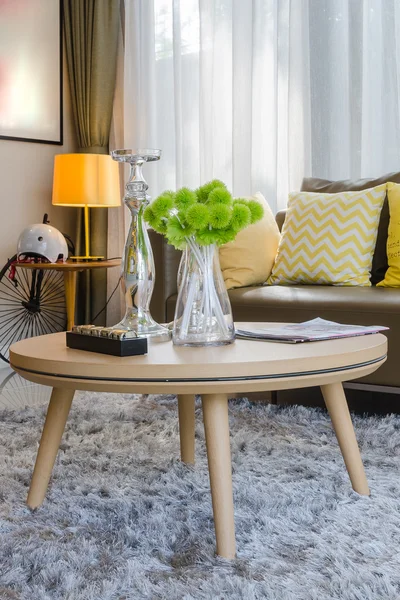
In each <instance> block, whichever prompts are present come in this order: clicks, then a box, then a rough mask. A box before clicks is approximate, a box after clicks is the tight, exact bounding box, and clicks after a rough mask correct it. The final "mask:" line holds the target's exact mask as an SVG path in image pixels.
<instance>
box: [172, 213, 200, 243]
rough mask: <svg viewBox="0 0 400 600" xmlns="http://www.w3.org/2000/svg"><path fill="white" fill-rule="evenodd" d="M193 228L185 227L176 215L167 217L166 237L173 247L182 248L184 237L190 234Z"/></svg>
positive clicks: (184, 241)
mask: <svg viewBox="0 0 400 600" xmlns="http://www.w3.org/2000/svg"><path fill="white" fill-rule="evenodd" d="M192 233H193V230H192V229H191V228H190V227H185V226H184V225H183V224H182V223H181V221H180V220H179V218H178V216H177V215H174V216H172V217H170V218H169V219H168V223H167V233H166V237H167V239H168V242H169V243H170V244H172V246H175V248H179V249H182V248H183V247H184V246H185V244H186V239H185V238H186V237H188V236H189V235H192Z"/></svg>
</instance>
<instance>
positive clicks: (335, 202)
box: [267, 184, 386, 286]
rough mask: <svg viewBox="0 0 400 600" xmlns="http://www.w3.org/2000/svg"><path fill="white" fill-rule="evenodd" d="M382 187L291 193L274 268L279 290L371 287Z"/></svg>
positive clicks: (273, 278) (273, 280) (270, 281)
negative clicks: (296, 286) (298, 285)
mask: <svg viewBox="0 0 400 600" xmlns="http://www.w3.org/2000/svg"><path fill="white" fill-rule="evenodd" d="M385 195H386V184H383V185H379V186H377V187H374V188H370V189H367V190H362V191H357V192H340V193H337V194H320V193H313V192H294V193H292V194H290V195H289V202H288V210H287V214H286V218H285V222H284V225H283V230H282V238H281V242H280V244H279V248H278V252H277V256H276V259H275V264H274V266H273V269H272V273H271V275H270V277H269V278H268V280H267V284H269V285H277V284H283V285H285V284H293V283H305V284H331V285H360V286H370V285H371V282H370V279H369V278H370V271H371V267H372V256H373V252H374V249H375V243H376V237H377V232H378V225H379V217H380V213H381V209H382V205H383V201H384V199H385Z"/></svg>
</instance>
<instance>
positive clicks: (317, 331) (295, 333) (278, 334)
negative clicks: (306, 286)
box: [236, 317, 389, 344]
mask: <svg viewBox="0 0 400 600" xmlns="http://www.w3.org/2000/svg"><path fill="white" fill-rule="evenodd" d="M387 329H389V327H384V326H381V325H371V326H367V327H364V326H363V325H343V324H342V323H335V322H334V321H326V320H325V319H320V318H319V317H318V318H317V319H312V320H311V321H305V322H304V323H288V324H287V325H285V324H283V325H282V324H281V323H277V324H276V326H274V325H273V324H272V323H269V324H268V326H267V327H254V328H251V329H250V328H249V329H236V337H237V338H241V339H251V340H265V341H270V342H286V343H289V344H297V343H299V342H320V341H323V340H334V339H338V338H344V337H354V336H358V335H368V334H372V333H379V332H380V331H386V330H387Z"/></svg>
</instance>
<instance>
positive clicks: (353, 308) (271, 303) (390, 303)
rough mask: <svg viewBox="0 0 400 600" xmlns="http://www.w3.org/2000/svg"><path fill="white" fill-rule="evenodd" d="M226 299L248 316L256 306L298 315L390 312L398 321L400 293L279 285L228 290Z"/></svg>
mask: <svg viewBox="0 0 400 600" xmlns="http://www.w3.org/2000/svg"><path fill="white" fill-rule="evenodd" d="M229 297H230V300H231V304H232V307H234V306H245V307H246V308H247V309H248V311H249V313H250V312H251V310H252V308H258V307H263V309H265V310H267V309H269V308H271V309H273V310H284V309H285V310H286V309H290V310H295V311H299V312H300V311H302V310H307V311H309V310H313V311H314V310H315V311H317V312H324V311H327V310H334V311H339V312H343V313H350V312H351V313H355V314H358V313H376V314H378V315H379V316H380V315H383V314H385V313H387V312H389V313H393V314H396V315H399V319H400V290H399V289H394V288H377V287H375V286H374V287H370V288H368V287H337V286H330V285H292V286H283V285H279V286H261V287H247V288H241V289H236V290H231V291H230V292H229ZM249 316H250V314H249ZM345 317H346V315H343V318H345ZM252 320H253V319H252ZM274 320H275V319H274ZM376 324H377V325H380V323H376Z"/></svg>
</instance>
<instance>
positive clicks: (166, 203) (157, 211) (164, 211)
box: [150, 191, 175, 219]
mask: <svg viewBox="0 0 400 600" xmlns="http://www.w3.org/2000/svg"><path fill="white" fill-rule="evenodd" d="M174 196H175V194H174V193H173V192H170V191H167V192H164V193H163V194H161V195H160V196H158V198H156V199H155V200H154V201H153V202H152V203H151V205H150V206H151V209H152V211H153V214H154V216H155V217H156V218H158V219H161V217H167V216H168V215H169V212H170V211H171V210H172V209H173V208H174Z"/></svg>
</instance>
